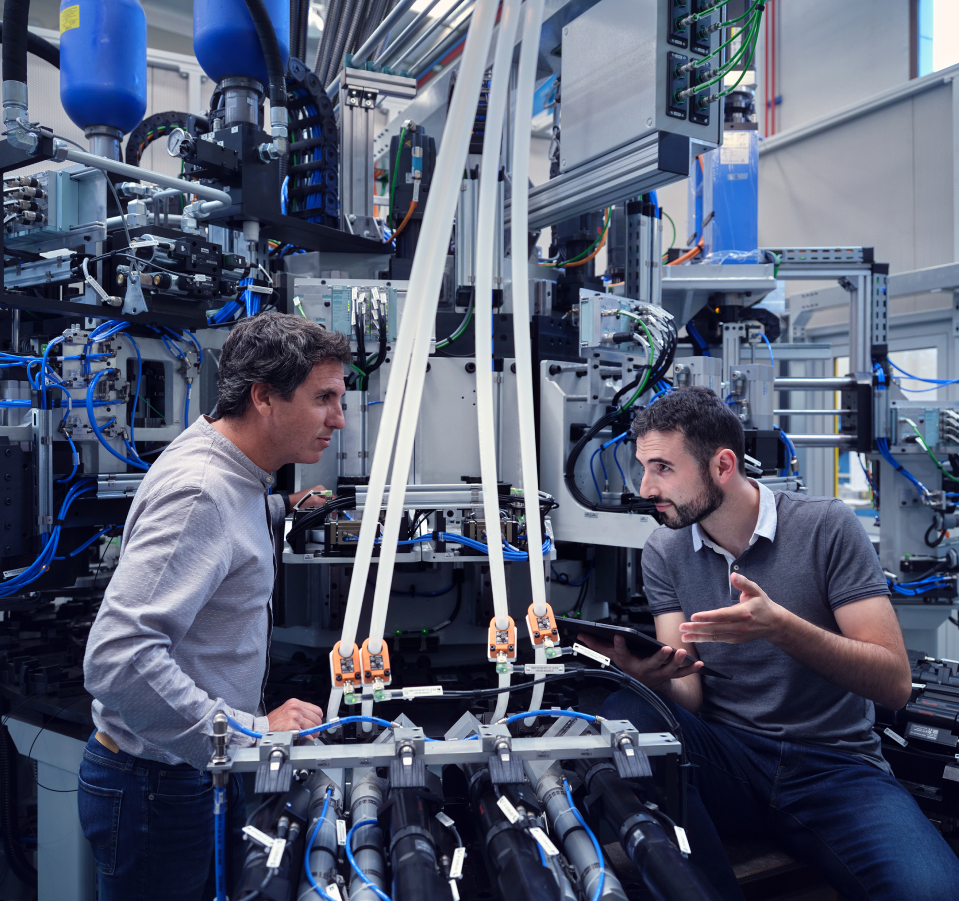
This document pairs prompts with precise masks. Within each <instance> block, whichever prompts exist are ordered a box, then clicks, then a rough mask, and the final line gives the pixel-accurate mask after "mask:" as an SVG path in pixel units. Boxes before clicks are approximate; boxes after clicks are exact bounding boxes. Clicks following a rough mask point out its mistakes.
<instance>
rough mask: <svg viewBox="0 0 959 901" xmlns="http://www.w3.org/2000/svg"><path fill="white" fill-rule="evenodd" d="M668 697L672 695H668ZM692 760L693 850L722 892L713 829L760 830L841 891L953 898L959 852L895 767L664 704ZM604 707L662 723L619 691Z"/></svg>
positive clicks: (722, 867)
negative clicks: (679, 728)
mask: <svg viewBox="0 0 959 901" xmlns="http://www.w3.org/2000/svg"><path fill="white" fill-rule="evenodd" d="M667 703H669V702H667ZM669 706H670V707H671V709H672V710H673V712H674V714H675V716H676V718H677V719H678V720H679V723H680V725H681V726H682V729H683V738H684V739H685V742H686V749H687V753H688V755H689V761H690V763H692V764H694V765H695V766H694V767H693V768H691V769H690V780H689V782H690V784H689V796H688V805H687V808H688V824H687V830H688V832H689V843H690V846H691V848H692V855H691V859H692V860H693V861H696V862H697V864H698V866H699V868H700V869H701V870H702V871H703V872H704V873H705V874H706V876H707V878H708V879H710V880H711V881H712V883H713V885H714V886H715V887H716V888H717V889H718V890H719V891H720V892H721V893H722V895H723V897H724V898H729V899H733V898H737V899H742V893H741V892H740V891H739V889H738V888H737V887H736V886H735V884H734V883H731V880H732V868H731V867H730V865H729V861H728V860H727V859H726V856H725V853H724V852H723V849H722V844H721V841H720V838H721V837H722V838H735V837H741V836H748V835H753V836H755V835H766V836H769V837H770V838H772V839H774V840H775V841H776V842H777V843H778V844H779V845H780V846H781V847H782V848H783V849H784V850H786V851H788V852H789V853H790V854H792V855H793V857H795V858H797V859H798V860H801V861H802V862H803V863H806V864H808V865H809V866H810V867H812V868H813V869H814V870H816V871H817V872H818V873H819V874H820V876H821V877H822V878H823V879H824V880H826V882H828V883H829V884H830V885H831V886H832V887H833V888H834V889H835V890H836V891H838V892H839V893H840V894H841V895H842V896H843V898H845V899H846V901H903V899H906V898H917V899H918V898H943V899H945V898H955V897H956V896H957V893H959V859H957V857H956V855H955V854H954V853H953V852H952V850H951V849H950V848H949V846H948V845H947V844H946V842H945V841H944V840H943V838H942V836H941V835H940V834H939V833H938V832H937V831H936V829H935V827H934V826H933V825H932V824H931V823H930V822H929V820H928V819H926V817H925V815H924V814H923V813H922V811H921V810H920V809H919V807H918V805H917V804H916V802H915V801H914V800H913V798H912V796H911V795H910V794H909V792H907V791H906V790H905V789H904V788H903V787H902V786H901V785H900V784H899V783H898V782H897V781H896V780H895V779H894V778H893V777H892V776H889V775H887V774H886V773H884V772H883V771H882V770H880V769H878V768H877V767H875V766H873V765H872V764H870V763H867V762H865V761H864V760H861V759H859V758H857V757H853V756H851V755H849V754H844V753H842V752H840V751H830V750H826V749H824V748H818V747H815V746H813V745H802V744H797V743H795V742H788V741H787V742H780V741H775V740H773V739H770V738H765V737H763V736H761V735H754V734H753V733H751V732H744V731H743V730H742V729H734V728H732V727H730V726H723V725H720V724H718V723H714V722H707V721H706V720H703V719H700V718H699V717H698V716H695V715H693V714H691V713H689V712H688V711H686V710H683V709H682V708H681V707H678V706H677V705H675V704H671V703H670V704H669ZM603 716H606V717H610V718H613V719H627V720H630V721H631V722H632V723H633V725H634V726H636V727H637V728H638V729H639V730H640V731H641V732H644V731H649V732H660V731H662V729H663V726H664V724H663V721H662V718H661V717H660V716H659V715H658V714H657V713H656V712H655V711H654V710H653V709H652V708H651V707H649V706H648V705H647V704H646V703H645V702H644V701H643V700H641V699H640V698H639V697H638V696H637V695H635V694H634V693H632V692H629V691H619V692H616V693H615V694H613V695H610V697H609V698H608V699H607V700H606V703H605V705H604V706H603Z"/></svg>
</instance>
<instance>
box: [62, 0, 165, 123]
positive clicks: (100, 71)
mask: <svg viewBox="0 0 959 901" xmlns="http://www.w3.org/2000/svg"><path fill="white" fill-rule="evenodd" d="M60 102H61V103H62V104H63V108H64V110H66V113H67V115H68V116H69V117H70V118H71V119H72V120H73V121H74V122H75V123H76V124H77V125H78V126H80V128H86V127H87V126H89V125H108V126H110V127H111V128H118V129H120V130H121V131H123V132H124V133H126V132H128V131H132V130H133V129H134V128H136V127H137V125H138V124H139V123H140V120H141V119H142V118H143V114H144V112H146V108H147V17H146V14H145V13H144V12H143V7H142V6H140V2H139V0H62V2H61V3H60Z"/></svg>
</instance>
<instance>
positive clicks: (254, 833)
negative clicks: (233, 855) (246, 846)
mask: <svg viewBox="0 0 959 901" xmlns="http://www.w3.org/2000/svg"><path fill="white" fill-rule="evenodd" d="M243 832H244V833H245V834H246V835H247V836H248V837H249V838H251V839H253V841H255V842H257V843H259V844H261V845H263V847H264V848H272V847H273V837H272V836H270V835H267V834H266V833H265V832H261V831H260V830H259V829H257V828H256V826H244V827H243Z"/></svg>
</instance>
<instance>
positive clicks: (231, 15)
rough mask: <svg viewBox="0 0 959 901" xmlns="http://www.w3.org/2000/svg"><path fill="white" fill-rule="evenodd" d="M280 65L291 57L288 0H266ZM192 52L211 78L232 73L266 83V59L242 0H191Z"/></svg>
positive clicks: (223, 76) (225, 76)
mask: <svg viewBox="0 0 959 901" xmlns="http://www.w3.org/2000/svg"><path fill="white" fill-rule="evenodd" d="M265 5H266V10H267V12H268V13H269V14H270V19H271V20H272V22H273V28H274V30H275V31H276V39H277V42H278V43H279V45H280V56H281V57H282V58H283V69H284V71H285V70H286V64H287V62H288V61H289V59H290V0H265ZM193 52H194V53H195V54H196V58H197V62H199V64H200V65H201V66H202V67H203V71H204V72H206V74H207V75H209V76H210V78H212V79H213V80H214V81H220V80H221V79H223V78H229V77H231V76H237V75H239V76H243V77H245V78H255V79H256V80H257V81H259V82H261V83H262V84H263V85H264V87H265V86H266V84H267V75H266V63H265V62H264V60H263V51H262V50H261V49H260V40H259V38H258V37H257V36H256V28H255V27H254V25H253V17H252V16H251V15H250V11H249V9H247V6H246V3H245V2H244V0H193Z"/></svg>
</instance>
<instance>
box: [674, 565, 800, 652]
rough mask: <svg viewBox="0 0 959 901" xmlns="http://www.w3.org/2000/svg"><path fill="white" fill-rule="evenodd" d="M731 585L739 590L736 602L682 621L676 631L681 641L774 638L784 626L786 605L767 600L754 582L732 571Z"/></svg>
mask: <svg viewBox="0 0 959 901" xmlns="http://www.w3.org/2000/svg"><path fill="white" fill-rule="evenodd" d="M729 581H730V582H731V583H732V586H733V588H738V589H739V590H740V592H741V594H740V597H739V603H738V604H733V605H732V606H730V607H720V608H719V609H718V610H706V611H703V612H702V613H694V614H693V615H692V617H690V622H688V623H682V624H681V625H680V627H679V631H680V632H681V633H682V635H683V642H684V643H686V642H689V643H692V642H698V641H724V642H726V643H727V644H742V643H743V642H746V641H755V640H756V639H757V638H767V639H770V640H771V639H773V637H774V636H775V635H776V634H777V633H778V632H779V630H780V629H781V628H782V626H783V620H784V618H785V616H786V610H785V608H783V607H781V606H780V605H779V604H777V603H775V601H771V600H770V599H769V595H767V594H766V592H765V591H763V590H762V589H761V588H760V587H759V586H758V585H757V584H756V583H755V582H750V581H749V579H747V578H746V577H745V576H741V575H740V574H739V573H733V574H732V575H731V576H730V577H729Z"/></svg>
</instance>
